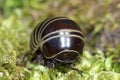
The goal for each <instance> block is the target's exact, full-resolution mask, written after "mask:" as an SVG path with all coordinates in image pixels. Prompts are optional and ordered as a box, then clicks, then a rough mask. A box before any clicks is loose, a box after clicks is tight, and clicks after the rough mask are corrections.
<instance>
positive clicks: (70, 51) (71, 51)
mask: <svg viewBox="0 0 120 80" xmlns="http://www.w3.org/2000/svg"><path fill="white" fill-rule="evenodd" d="M63 52H75V53H76V54H78V55H79V52H78V51H75V50H68V49H66V50H63V51H60V52H58V53H57V54H56V55H53V56H50V57H47V56H45V55H44V57H45V58H46V59H51V58H54V57H56V56H58V55H60V54H61V53H63Z"/></svg>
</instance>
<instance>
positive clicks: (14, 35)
mask: <svg viewBox="0 0 120 80" xmlns="http://www.w3.org/2000/svg"><path fill="white" fill-rule="evenodd" d="M76 1H78V0H76ZM93 1H94V0H93ZM38 2H39V1H37V0H31V1H30V2H29V1H28V0H26V1H23V2H22V0H21V1H19V2H17V0H3V1H1V7H0V10H1V13H0V80H120V45H119V44H118V45H117V47H116V48H114V47H106V51H105V52H103V51H102V50H101V49H98V48H96V47H93V46H92V47H93V48H92V50H90V51H89V49H88V50H87V49H86V48H85V49H84V52H83V55H82V57H81V60H79V62H77V63H76V64H75V65H74V67H76V68H78V69H79V70H81V71H83V76H82V77H81V75H80V74H79V73H78V72H76V71H73V70H68V71H67V72H66V73H62V72H61V71H60V70H57V69H49V68H47V67H45V66H43V65H40V64H33V63H31V62H29V61H27V65H26V66H23V65H22V66H21V65H19V57H20V56H22V55H23V54H25V53H26V52H27V51H29V39H30V34H31V32H32V30H33V29H34V27H35V25H36V24H37V23H38V22H39V21H42V20H43V19H45V18H47V17H49V16H58V14H60V15H61V14H62V15H63V14H64V15H65V16H68V17H70V18H72V19H74V20H76V21H77V22H79V21H81V22H80V23H81V26H88V25H90V24H92V25H95V26H97V28H95V29H94V30H93V33H92V34H97V33H98V32H100V31H101V30H102V28H103V27H101V26H104V25H105V21H108V19H111V18H110V16H109V15H111V13H109V11H108V12H106V14H102V16H103V15H104V16H106V17H105V18H104V17H101V15H100V16H96V17H93V18H91V19H90V18H89V19H88V18H85V15H86V14H83V13H81V12H80V14H79V11H83V12H84V10H81V9H82V8H80V9H79V8H78V9H76V10H77V13H76V12H74V11H73V13H72V12H71V13H70V14H69V15H67V14H65V11H64V9H66V8H65V7H69V6H70V5H71V4H72V6H75V5H78V4H77V3H75V2H74V3H71V2H69V1H67V0H66V1H60V2H59V1H56V4H57V3H59V4H61V3H62V2H65V3H63V6H62V7H61V8H60V10H61V11H62V12H61V13H59V12H58V10H56V9H55V8H53V11H49V10H50V8H48V7H47V6H48V5H49V6H51V5H53V4H52V3H51V2H52V1H47V0H46V1H43V2H42V0H41V2H40V3H38ZM53 2H54V1H53ZM67 2H69V3H67ZM54 3H55V2H54ZM88 3H91V2H89V1H88ZM105 3H106V4H105ZM105 3H102V2H101V5H103V6H104V8H105V9H107V7H108V6H109V5H110V3H112V0H106V2H105ZM59 4H58V5H59ZM86 7H87V5H86ZM118 7H119V5H118ZM2 9H4V10H3V11H2ZM62 9H63V10H62ZM46 10H47V11H46ZM103 10H104V9H103ZM2 12H3V13H2ZM42 12H44V13H46V14H43V13H42ZM75 13H76V14H75ZM38 14H40V15H39V18H38ZM56 14H57V15H56ZM74 15H75V16H74ZM41 16H44V17H41ZM76 16H80V18H78V17H76ZM112 18H113V17H112ZM102 20H103V21H102ZM85 21H87V22H85ZM100 21H101V22H100ZM98 22H100V23H101V24H100V23H98ZM86 23H88V25H86ZM113 25H115V26H120V25H119V23H117V22H114V21H113ZM82 28H84V27H82ZM86 31H87V30H86ZM93 41H95V40H93ZM93 43H95V42H91V44H93ZM89 46H90V47H91V45H89ZM85 47H88V45H87V46H86V45H85ZM92 52H94V55H93V53H92ZM64 69H66V68H64Z"/></svg>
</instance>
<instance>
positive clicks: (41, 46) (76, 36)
mask: <svg viewBox="0 0 120 80" xmlns="http://www.w3.org/2000/svg"><path fill="white" fill-rule="evenodd" d="M59 37H75V38H79V39H80V40H82V41H84V38H82V37H81V36H78V35H73V34H71V35H57V36H53V37H50V38H48V39H46V40H44V41H42V42H41V45H40V48H41V51H42V52H43V45H44V44H45V43H46V42H48V41H50V40H52V39H54V38H59Z"/></svg>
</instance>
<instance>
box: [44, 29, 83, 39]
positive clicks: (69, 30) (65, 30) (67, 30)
mask: <svg viewBox="0 0 120 80" xmlns="http://www.w3.org/2000/svg"><path fill="white" fill-rule="evenodd" d="M61 31H62V32H77V33H80V34H81V35H83V33H82V32H81V31H78V30H72V29H61V30H57V31H54V32H51V33H49V34H47V35H45V36H44V37H43V38H42V40H44V39H45V38H46V37H48V36H50V35H53V34H56V33H59V32H61Z"/></svg>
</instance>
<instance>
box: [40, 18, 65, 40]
mask: <svg viewBox="0 0 120 80" xmlns="http://www.w3.org/2000/svg"><path fill="white" fill-rule="evenodd" d="M62 18H65V19H67V18H66V17H53V18H50V19H47V20H46V21H45V22H44V23H43V24H42V25H41V26H40V29H39V32H38V39H39V41H40V39H41V35H42V32H43V29H45V28H46V27H47V26H46V25H47V24H48V23H50V22H51V21H53V20H54V21H55V20H56V19H62ZM41 30H42V31H41Z"/></svg>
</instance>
